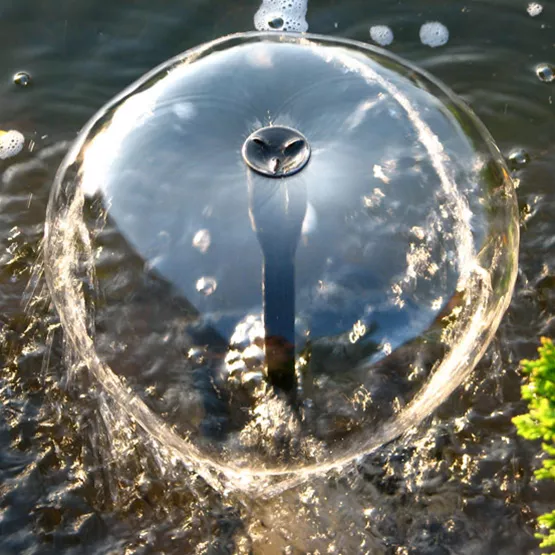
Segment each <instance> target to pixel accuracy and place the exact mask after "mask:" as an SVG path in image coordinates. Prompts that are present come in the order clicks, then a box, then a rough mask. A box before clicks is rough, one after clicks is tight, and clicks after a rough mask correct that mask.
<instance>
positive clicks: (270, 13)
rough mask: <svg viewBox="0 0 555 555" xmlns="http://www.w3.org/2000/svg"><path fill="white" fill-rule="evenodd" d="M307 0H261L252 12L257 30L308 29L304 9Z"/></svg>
mask: <svg viewBox="0 0 555 555" xmlns="http://www.w3.org/2000/svg"><path fill="white" fill-rule="evenodd" d="M307 1H308V0H262V5H261V6H260V8H258V11H257V12H256V13H255V14H254V26H255V28H256V29H257V30H258V31H295V32H298V33H304V32H306V31H308V23H307V22H306V19H305V17H306V11H307V9H308V6H307Z"/></svg>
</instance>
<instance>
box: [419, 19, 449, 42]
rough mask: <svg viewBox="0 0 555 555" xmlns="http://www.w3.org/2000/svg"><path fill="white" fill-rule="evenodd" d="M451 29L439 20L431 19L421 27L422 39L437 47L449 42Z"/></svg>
mask: <svg viewBox="0 0 555 555" xmlns="http://www.w3.org/2000/svg"><path fill="white" fill-rule="evenodd" d="M448 40H449V29H447V27H445V25H443V23H440V22H439V21H429V22H428V23H424V25H422V27H420V41H421V42H422V44H425V45H426V46H430V47H432V48H437V47H438V46H443V45H444V44H447V41H448Z"/></svg>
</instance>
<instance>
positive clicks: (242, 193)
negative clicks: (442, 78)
mask: <svg viewBox="0 0 555 555" xmlns="http://www.w3.org/2000/svg"><path fill="white" fill-rule="evenodd" d="M517 247H518V226H517V212H516V203H515V196H514V190H513V185H512V183H511V180H510V177H509V175H508V172H507V169H506V167H505V165H504V162H503V160H502V157H501V155H500V153H499V151H498V150H497V148H496V147H495V145H494V144H493V142H492V140H491V138H490V137H489V135H488V133H487V132H486V130H485V129H484V128H483V126H482V125H481V124H480V122H479V121H477V119H476V118H475V116H474V115H473V114H472V113H471V112H470V111H469V110H468V108H466V107H465V106H464V105H463V104H462V103H461V102H460V101H459V100H458V99H457V98H456V97H455V96H454V95H453V94H452V93H451V92H450V91H448V90H447V89H446V88H445V87H444V86H443V85H441V84H439V83H438V82H437V81H435V80H434V79H432V78H431V77H430V76H429V75H427V74H425V73H423V72H422V71H419V70H418V69H416V68H414V67H412V66H411V65H409V64H407V63H405V62H403V61H402V60H400V59H398V58H396V57H395V56H393V55H391V54H389V53H386V52H385V51H382V50H380V49H377V48H373V47H369V46H367V45H365V44H361V43H354V42H351V41H346V40H339V39H330V38H325V37H320V36H314V35H305V36H302V37H299V36H298V35H288V34H277V33H248V34H242V35H234V36H230V37H226V38H223V39H220V40H217V41H214V42H212V43H209V44H206V45H203V46H201V47H199V48H196V49H193V50H191V51H188V52H186V53H184V54H182V55H180V56H178V57H176V58H174V59H172V60H170V61H169V62H167V63H165V64H164V65H162V66H160V67H159V68H157V69H155V70H154V71H152V72H151V73H149V74H148V75H146V76H145V77H144V78H142V79H141V80H139V81H138V82H137V83H135V84H134V85H132V86H131V87H130V88H128V89H127V90H126V91H124V92H123V93H122V94H121V95H119V96H118V97H117V98H116V99H114V100H113V101H112V102H110V103H109V104H108V105H107V106H106V107H104V108H103V109H102V110H101V111H100V112H99V113H98V114H97V115H96V116H95V117H94V118H93V119H92V120H91V121H90V122H89V124H88V125H87V126H86V127H85V129H84V130H83V131H82V133H81V134H80V136H79V138H78V139H77V141H76V143H75V145H74V146H73V148H72V149H71V151H70V153H69V154H68V156H67V158H66V159H65V161H64V163H63V165H62V167H61V168H60V170H59V172H58V175H57V178H56V182H55V185H54V189H53V192H52V197H51V202H50V206H49V211H48V218H47V228H46V241H45V256H46V271H47V278H48V283H49V286H50V289H51V291H52V295H53V299H54V302H55V304H56V307H57V309H58V311H59V313H60V318H61V321H62V324H63V327H64V330H65V333H66V336H67V339H68V343H69V345H70V346H71V348H72V349H73V350H74V351H75V352H76V353H77V354H78V356H79V358H80V359H81V361H82V362H83V365H84V366H86V367H88V368H89V370H90V371H91V372H92V374H93V375H94V377H95V378H96V380H98V382H99V383H100V384H101V385H102V387H103V388H104V389H105V391H106V392H107V393H108V394H110V395H111V396H112V397H113V399H114V400H115V401H116V402H117V403H119V404H120V406H121V407H122V408H124V409H125V410H126V411H127V413H128V414H129V415H131V416H132V417H133V418H134V419H135V420H136V422H137V423H138V424H139V425H140V426H141V427H142V428H144V429H145V430H146V431H147V432H148V433H149V434H151V435H152V436H153V437H154V438H155V439H156V440H158V441H159V442H160V443H161V444H163V445H164V446H165V447H166V448H167V449H169V450H170V451H171V452H172V453H173V455H174V456H178V457H180V458H182V459H183V460H185V461H186V462H187V463H188V464H189V465H191V466H192V467H193V468H194V469H195V470H197V471H198V472H200V473H201V474H202V475H203V476H205V477H210V478H211V479H213V481H214V480H223V481H224V482H225V483H227V484H233V485H234V487H243V488H251V489H252V491H255V492H262V491H268V488H270V489H271V487H272V486H275V485H276V483H277V484H278V485H279V484H287V483H291V481H294V480H297V479H303V478H304V477H306V476H308V475H310V474H312V473H315V472H321V471H325V470H327V469H330V468H333V467H337V466H340V465H342V464H346V463H347V462H349V461H351V460H353V459H354V458H356V457H357V456H359V455H361V454H364V453H366V452H368V451H370V450H372V449H374V448H376V447H378V446H380V445H381V444H383V443H384V442H387V441H390V440H392V439H395V437H397V436H398V435H400V434H402V433H404V432H405V431H407V430H408V429H409V428H410V427H411V426H414V425H416V424H418V422H419V421H421V420H422V418H424V417H425V416H426V415H428V414H429V413H430V412H431V411H432V410H433V409H434V408H435V407H437V406H438V405H439V404H440V403H441V402H442V401H443V400H445V399H446V397H447V396H448V395H449V394H450V393H451V392H452V391H453V390H454V389H455V388H456V387H457V386H458V385H459V384H460V383H461V382H462V380H463V379H464V378H465V377H466V376H467V375H468V373H469V372H470V371H471V370H472V368H473V367H474V365H475V364H476V362H477V361H478V359H479V358H480V356H481V355H482V354H483V352H484V350H485V348H486V347H487V345H488V343H489V341H490V339H491V337H492V335H493V334H494V332H495V330H496V328H497V325H498V323H499V321H500V318H501V316H502V314H503V312H504V310H505V309H506V307H507V305H508V302H509V300H510V296H511V291H512V288H513V284H514V279H515V272H516V265H517Z"/></svg>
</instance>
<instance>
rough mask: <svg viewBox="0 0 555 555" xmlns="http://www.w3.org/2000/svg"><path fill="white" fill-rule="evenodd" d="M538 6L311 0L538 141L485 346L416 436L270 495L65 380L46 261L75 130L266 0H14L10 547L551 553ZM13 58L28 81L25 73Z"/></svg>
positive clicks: (552, 21) (4, 347) (6, 492)
mask: <svg viewBox="0 0 555 555" xmlns="http://www.w3.org/2000/svg"><path fill="white" fill-rule="evenodd" d="M527 5H528V4H527V3H526V2H517V1H515V0H511V1H504V2H500V1H484V2H468V3H463V2H450V3H448V4H441V3H437V2H432V1H429V2H424V1H421V0H420V1H419V2H418V3H409V2H399V3H391V2H388V1H386V0H383V1H381V2H376V3H374V4H373V5H367V3H362V2H318V4H317V5H316V2H315V1H314V2H313V3H312V4H309V11H308V16H307V19H308V22H309V26H310V30H311V31H312V32H317V33H327V34H331V35H337V36H344V37H349V38H353V39H358V40H363V41H367V40H369V31H368V30H369V27H370V26H371V25H378V24H384V25H388V26H389V27H390V28H391V29H392V30H393V32H394V35H395V39H394V41H393V43H392V44H391V45H390V46H389V47H388V48H389V49H390V50H391V51H393V52H395V53H397V54H400V55H402V56H404V57H405V58H407V59H409V60H411V61H413V62H416V63H418V64H419V65H421V66H422V67H424V68H426V69H428V70H429V71H431V72H432V73H433V74H435V75H436V76H437V77H439V78H440V79H442V80H443V81H444V82H446V83H447V84H448V85H449V86H450V87H451V88H453V89H454V90H455V91H456V92H457V93H459V94H460V95H461V96H462V97H463V98H464V99H465V100H466V101H467V102H468V103H469V104H470V105H471V106H472V108H473V109H474V111H475V112H476V113H477V114H478V115H479V116H480V117H481V119H482V120H483V121H484V123H485V124H486V126H487V127H488V128H489V129H490V131H491V133H492V134H493V136H494V138H495V139H496V141H497V142H498V144H499V146H500V148H501V149H502V151H503V152H504V153H505V154H507V155H508V154H509V153H510V152H511V151H512V150H513V149H514V148H517V147H521V148H524V149H525V150H526V151H527V152H528V153H529V154H530V157H531V161H530V163H529V164H528V165H527V166H526V167H525V168H524V169H521V170H519V171H518V172H517V173H516V177H517V178H518V179H519V180H520V186H519V189H518V195H519V204H520V208H521V218H522V228H521V232H522V237H521V255H520V265H521V270H520V273H519V279H518V283H517V290H516V293H515V296H514V299H513V303H512V305H511V308H510V309H509V312H508V313H507V315H506V316H505V318H504V321H503V323H502V325H501V328H500V331H499V332H498V334H497V337H496V340H495V341H494V343H493V344H492V346H491V347H490V349H489V351H488V354H487V356H486V357H485V358H484V359H483V361H482V362H481V363H480V364H479V366H478V368H477V369H476V371H475V372H474V374H473V376H472V378H471V379H470V380H469V381H468V382H467V383H466V384H465V386H464V387H461V388H459V389H458V390H457V391H456V392H455V393H454V394H453V396H452V397H451V398H450V400H449V401H448V402H447V403H445V404H444V405H443V406H442V407H441V408H440V409H439V410H438V411H436V413H435V414H434V415H432V416H431V417H429V418H428V419H427V420H426V421H425V422H424V423H423V425H421V426H420V427H419V428H418V429H417V430H415V431H414V434H412V435H411V436H410V437H408V438H405V439H404V440H403V441H400V442H397V443H395V444H393V445H390V446H388V447H386V448H383V449H382V450H380V451H379V452H378V453H375V454H373V455H371V456H368V457H366V458H365V459H364V460H360V461H359V462H358V464H357V465H356V466H355V467H354V468H352V469H351V470H350V471H348V472H346V473H344V474H342V475H340V476H332V477H329V478H328V479H325V480H324V479H319V480H314V481H312V482H310V483H307V484H304V485H303V486H299V487H298V488H296V489H293V490H290V491H288V492H286V493H284V494H282V495H279V496H276V497H274V498H273V499H271V500H266V501H257V502H256V503H255V502H252V501H250V500H248V499H245V498H241V496H239V495H233V494H230V495H228V496H222V495H220V494H217V493H216V492H215V491H214V490H212V489H211V488H210V487H209V486H208V485H206V484H205V483H203V482H202V480H200V479H198V478H196V477H195V476H193V475H191V474H190V473H188V472H187V471H186V469H184V468H180V467H179V465H176V466H175V467H174V466H171V467H170V466H169V465H167V464H165V463H164V462H163V457H160V456H159V455H157V451H156V450H155V449H152V448H150V446H149V444H148V442H147V441H146V440H145V438H144V437H143V436H142V435H141V433H140V431H139V430H136V429H135V428H134V427H133V426H132V425H131V424H129V423H128V422H127V421H126V420H125V419H124V418H123V416H121V415H119V414H118V412H117V411H116V409H115V408H114V407H112V406H111V405H110V401H109V399H108V398H107V397H105V396H104V394H103V393H102V391H98V390H97V388H96V386H95V384H94V383H92V382H91V383H90V384H89V387H83V383H85V384H86V382H87V376H86V373H85V372H83V373H82V374H81V376H80V382H79V384H77V383H73V382H71V381H68V379H67V376H68V373H67V367H68V364H71V363H73V362H74V361H68V360H64V357H63V349H62V335H61V330H60V328H59V324H58V321H57V317H56V315H55V313H54V312H53V311H52V310H51V308H50V305H49V299H48V295H47V292H46V290H45V288H44V282H43V280H42V276H41V274H40V272H39V271H38V270H37V269H36V260H37V256H38V255H39V253H40V242H41V238H42V234H43V225H44V218H45V210H46V203H47V199H48V194H49V190H50V186H51V184H52V181H53V177H54V173H55V171H56V169H57V166H58V164H59V163H60V161H61V158H62V156H63V154H64V153H65V151H66V148H67V141H70V140H71V139H72V138H73V137H74V136H75V134H76V132H77V131H78V130H79V128H80V127H81V126H82V125H83V124H84V123H85V122H86V120H87V119H88V118H89V117H90V116H91V115H92V114H93V113H94V112H95V111H96V110H97V109H98V108H99V107H100V106H101V105H102V104H103V103H104V102H105V101H107V100H108V99H109V98H111V97H112V96H113V95H115V94H116V93H117V92H119V91H120V90H121V89H122V88H123V87H124V86H126V85H127V84H129V83H130V82H131V81H133V80H134V79H136V78H137V77H139V76H140V75H142V74H143V73H144V72H145V71H147V70H148V69H150V68H151V67H153V66H155V65H156V64H158V63H160V62H162V61H164V60H165V59H167V58H169V57H170V56H172V55H174V54H176V53H178V52H180V51H182V50H185V49H187V48H188V47H190V46H193V45H195V44H197V43H200V42H204V41H207V40H209V39H212V38H215V37H217V36H220V35H223V34H226V33H230V32H235V31H241V30H249V29H252V17H253V15H254V13H255V12H256V10H257V8H258V5H257V3H253V2H249V3H244V4H240V5H237V4H233V3H229V4H228V3H223V2H219V3H216V2H190V3H187V5H185V3H184V2H180V3H178V2H168V3H165V4H164V5H163V6H156V5H155V4H153V3H151V2H150V3H149V2H146V1H135V2H132V3H128V2H125V3H124V2H105V1H102V2H98V1H97V2H85V1H79V2H73V3H70V2H67V1H64V2H60V3H59V4H58V5H56V6H54V7H52V6H49V5H46V4H44V3H39V2H34V1H29V0H26V1H21V2H18V3H17V4H16V3H13V2H7V1H5V2H3V3H1V4H0V37H1V38H0V42H1V45H2V49H1V53H0V76H2V79H1V85H0V86H1V88H0V98H1V99H2V103H1V105H0V128H1V129H17V130H19V131H21V132H23V133H24V134H25V135H26V137H27V139H28V141H29V142H28V144H27V149H26V151H25V152H24V153H22V154H21V155H19V156H18V157H17V158H13V159H10V160H6V161H2V162H1V166H0V171H2V183H1V189H0V272H1V277H0V304H1V307H2V310H1V313H0V336H1V341H0V357H1V358H0V362H1V363H2V371H1V373H0V399H1V401H2V408H1V410H0V437H1V442H2V443H1V445H2V447H1V449H0V508H1V509H0V552H2V553H6V554H11V553H13V554H21V553H26V554H31V553H33V554H50V553H52V554H60V553H64V554H66V553H67V554H70V553H76V554H78V553H86V554H93V553H94V554H96V553H98V554H108V553H113V554H115V553H118V554H119V553H130V554H131V553H137V554H139V553H144V554H146V553H167V554H170V553H212V554H219V553H264V554H267V553H268V554H273V553H314V554H315V553H343V554H351V553H370V554H381V553H384V554H385V553H387V554H396V555H397V554H398V555H402V554H411V555H420V554H422V555H428V554H437V555H439V554H483V555H490V554H498V553H499V554H503V555H504V554H509V555H511V554H514V555H520V554H528V553H539V550H538V548H537V542H536V540H535V539H534V537H533V533H534V518H535V516H536V515H537V514H540V513H542V512H545V511H547V510H551V509H552V508H553V499H555V495H554V494H555V486H553V485H552V484H549V483H539V484H538V483H536V482H535V481H534V480H533V478H532V471H533V469H534V468H535V467H536V466H537V464H538V457H539V455H540V451H539V446H538V445H535V444H532V443H529V442H525V441H522V440H520V439H518V438H517V437H516V434H515V431H514V428H513V426H512V424H511V421H510V419H511V417H512V416H514V415H515V414H517V413H519V412H521V411H522V410H523V405H522V404H521V402H520V401H519V385H520V376H519V373H518V361H519V360H520V359H521V358H522V357H529V356H533V355H534V353H535V350H536V347H537V339H538V336H539V335H542V334H543V335H549V336H554V335H555V318H554V312H555V310H554V306H555V303H554V300H555V293H554V291H555V289H554V287H555V270H554V268H555V245H554V243H555V239H554V238H555V223H554V220H553V217H552V215H553V213H555V200H554V199H555V195H554V193H555V185H554V178H553V175H555V146H554V145H555V107H554V104H553V100H554V98H555V83H553V84H546V83H542V82H540V81H539V80H538V78H537V77H536V74H535V66H536V65H537V64H538V63H541V62H551V63H555V40H554V38H553V37H554V36H555V31H554V28H555V6H552V5H549V4H548V3H547V2H546V3H545V4H544V10H543V12H542V13H541V14H540V15H538V16H536V17H530V16H529V15H528V13H527V12H526V8H527ZM429 20H437V21H441V22H442V23H443V24H444V25H445V26H446V27H447V28H448V29H449V32H450V38H449V41H448V43H447V44H446V45H444V46H442V47H439V48H437V49H430V48H429V47H425V46H423V45H422V44H421V43H420V40H419V35H418V32H419V28H420V26H421V25H422V23H424V22H426V21H429ZM19 70H26V71H29V72H30V74H31V76H32V85H31V86H30V87H27V88H18V87H16V86H15V85H14V84H13V83H12V80H11V76H12V74H13V73H15V72H16V71H19ZM84 391H85V392H86V393H83V392H84ZM107 429H109V430H112V432H111V433H110V434H108V433H107V432H106V430H107ZM114 429H116V432H115V433H114V432H113V430H114Z"/></svg>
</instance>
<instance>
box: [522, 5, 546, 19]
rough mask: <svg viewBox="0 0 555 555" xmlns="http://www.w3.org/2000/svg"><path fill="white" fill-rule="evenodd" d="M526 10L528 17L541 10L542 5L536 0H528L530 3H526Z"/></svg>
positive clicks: (535, 14)
mask: <svg viewBox="0 0 555 555" xmlns="http://www.w3.org/2000/svg"><path fill="white" fill-rule="evenodd" d="M526 11H527V12H528V15H529V16H530V17H536V16H537V15H540V14H541V13H542V12H543V6H542V5H541V4H538V3H537V2H530V4H528V8H526Z"/></svg>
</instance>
